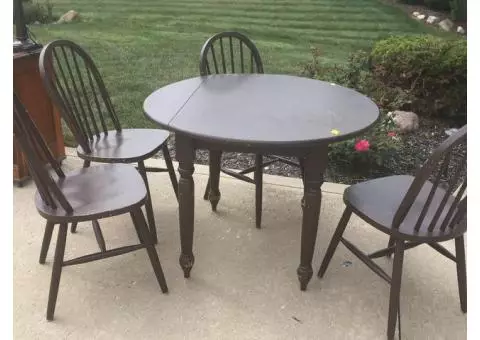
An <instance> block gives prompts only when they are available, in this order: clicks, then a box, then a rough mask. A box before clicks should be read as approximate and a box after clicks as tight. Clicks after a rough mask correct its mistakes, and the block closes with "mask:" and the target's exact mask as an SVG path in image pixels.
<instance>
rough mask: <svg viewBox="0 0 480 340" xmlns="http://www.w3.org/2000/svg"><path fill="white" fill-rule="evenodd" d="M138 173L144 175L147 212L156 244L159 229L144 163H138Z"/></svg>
mask: <svg viewBox="0 0 480 340" xmlns="http://www.w3.org/2000/svg"><path fill="white" fill-rule="evenodd" d="M138 172H140V175H142V177H143V181H144V182H145V187H146V188H147V201H146V203H145V210H146V211H147V219H148V226H149V228H150V233H151V234H152V236H153V240H154V242H155V243H157V242H158V238H157V228H156V227H155V217H154V215H153V207H152V197H151V196H150V187H149V185H148V178H147V171H146V169H145V163H144V162H143V161H140V162H138Z"/></svg>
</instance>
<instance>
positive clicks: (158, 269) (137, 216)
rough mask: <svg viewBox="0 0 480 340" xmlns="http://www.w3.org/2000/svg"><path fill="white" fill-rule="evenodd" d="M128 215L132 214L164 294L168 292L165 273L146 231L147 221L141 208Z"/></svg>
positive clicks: (149, 235)
mask: <svg viewBox="0 0 480 340" xmlns="http://www.w3.org/2000/svg"><path fill="white" fill-rule="evenodd" d="M130 215H131V216H132V220H133V224H134V226H135V229H136V231H137V234H138V238H139V239H140V242H141V243H142V244H144V245H145V248H146V250H147V254H148V257H149V258H150V262H151V263H152V267H153V271H154V272H155V276H156V277H157V281H158V284H159V285H160V288H161V289H162V292H163V293H164V294H165V293H168V287H167V282H166V280H165V275H164V274H163V270H162V265H161V264H160V260H159V259H158V254H157V251H156V250H155V246H154V243H153V239H152V235H151V234H150V233H149V232H148V227H147V223H146V221H145V217H144V216H143V213H142V210H141V209H140V208H139V209H138V210H135V211H134V212H132V213H131V214H130Z"/></svg>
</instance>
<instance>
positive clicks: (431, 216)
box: [318, 125, 467, 339]
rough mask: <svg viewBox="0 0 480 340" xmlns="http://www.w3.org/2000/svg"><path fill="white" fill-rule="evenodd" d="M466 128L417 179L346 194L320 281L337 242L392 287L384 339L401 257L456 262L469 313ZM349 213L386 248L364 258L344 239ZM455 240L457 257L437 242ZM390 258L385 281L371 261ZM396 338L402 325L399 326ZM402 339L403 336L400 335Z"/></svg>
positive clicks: (392, 318)
mask: <svg viewBox="0 0 480 340" xmlns="http://www.w3.org/2000/svg"><path fill="white" fill-rule="evenodd" d="M466 149H467V126H466V125H465V126H463V127H462V128H460V129H459V130H458V131H457V132H456V133H455V134H453V135H452V136H450V137H449V138H447V139H446V140H445V141H444V142H443V143H441V144H440V146H439V147H438V148H437V149H436V150H434V151H433V153H432V154H431V156H430V157H429V158H428V160H427V161H426V162H425V163H424V165H423V167H422V168H421V169H419V170H418V172H417V174H416V176H415V177H412V176H390V177H384V178H379V179H373V180H369V181H366V182H363V183H359V184H355V185H352V186H350V187H349V188H347V189H346V190H345V193H344V196H343V197H344V202H345V205H346V208H345V211H344V213H343V215H342V218H341V219H340V222H339V224H338V226H337V229H336V230H335V233H334V235H333V237H332V240H331V241H330V244H329V246H328V248H327V251H326V253H325V256H324V259H323V261H322V264H321V267H320V270H319V272H318V276H319V277H323V276H324V275H325V272H326V270H327V268H328V265H329V264H330V261H331V259H332V256H333V254H334V253H335V250H336V248H337V246H338V244H339V243H340V242H341V243H343V244H344V245H345V246H346V247H347V248H348V249H349V250H350V251H351V252H352V253H353V254H354V255H355V256H357V257H358V258H359V259H360V260H361V261H362V262H364V263H365V264H366V265H367V266H368V267H369V268H370V269H372V270H373V271H374V272H375V273H376V274H377V275H379V276H380V277H381V278H382V279H384V280H385V281H386V282H387V283H389V284H390V285H391V288H390V305H389V314H388V327H387V336H388V339H393V338H394V336H395V329H396V321H397V318H398V319H399V320H400V287H401V279H402V267H403V257H404V251H405V250H407V249H410V248H414V247H417V246H419V245H423V244H425V245H428V246H430V247H431V248H433V249H435V250H436V251H437V252H439V253H440V254H442V255H444V256H445V257H447V258H449V259H450V260H452V261H454V262H455V263H456V266H457V279H458V288H459V297H460V307H461V310H462V311H463V312H464V313H466V312H467V274H466V262H465V245H464V234H465V232H466V231H467V219H466V217H467V193H466V191H467V177H466V167H467V152H466ZM352 213H355V214H356V215H357V216H359V217H360V218H362V219H363V220H364V221H366V222H367V223H369V224H370V225H372V226H373V227H375V228H377V229H378V230H380V231H382V232H384V233H386V234H387V235H389V236H390V241H389V243H388V247H387V248H385V249H381V250H378V251H375V252H373V253H371V254H368V255H367V254H365V253H364V252H362V251H361V250H360V249H358V248H357V247H356V246H355V245H353V244H352V243H351V242H350V241H349V240H347V239H346V238H345V237H343V233H344V231H345V229H346V227H347V224H348V221H349V220H350V217H351V215H352ZM448 240H455V255H454V254H452V253H451V252H450V251H448V250H447V249H446V248H445V247H444V246H442V245H440V244H439V242H443V241H448ZM392 254H394V262H393V272H392V275H391V276H389V275H388V274H387V273H386V272H385V271H384V270H383V269H382V268H381V267H380V266H379V265H377V264H376V263H375V262H374V261H373V259H375V258H379V257H383V256H390V255H392ZM399 332H400V322H399ZM400 334H401V333H400Z"/></svg>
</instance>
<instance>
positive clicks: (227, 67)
mask: <svg viewBox="0 0 480 340" xmlns="http://www.w3.org/2000/svg"><path fill="white" fill-rule="evenodd" d="M199 69H200V75H201V76H208V75H212V74H239V73H240V74H243V73H264V69H263V62H262V58H261V57H260V52H259V51H258V49H257V47H256V46H255V44H254V43H253V42H252V41H251V40H250V39H249V38H248V37H247V36H246V35H244V34H242V33H239V32H220V33H217V34H215V35H213V36H212V37H210V38H209V39H208V40H207V41H206V42H205V43H204V45H203V47H202V49H201V52H200V64H199ZM266 156H267V157H268V158H270V160H268V161H266V162H264V161H263V155H260V154H258V155H256V156H255V165H254V166H252V167H249V168H247V169H242V170H241V171H239V172H236V171H232V170H229V169H226V168H222V167H221V165H220V163H221V152H220V151H216V150H210V175H211V176H213V179H214V180H215V183H218V176H219V172H220V171H222V172H223V173H225V174H227V175H230V176H232V177H234V178H237V179H239V180H242V181H244V182H247V183H252V184H255V221H256V227H257V228H260V226H261V220H262V189H263V188H262V186H263V182H262V177H263V168H265V167H267V166H269V165H271V164H273V163H275V162H282V163H286V164H288V165H292V166H296V167H300V164H299V163H296V162H293V161H291V160H289V159H286V158H284V157H279V156H273V155H266ZM252 172H253V174H254V176H253V179H252V178H250V177H248V176H247V174H249V173H252ZM210 184H211V179H210V178H209V180H208V183H207V187H206V189H205V194H204V199H205V200H207V199H208V200H210V203H211V205H212V209H213V210H216V207H217V204H218V202H219V200H220V191H219V189H218V188H217V185H215V186H214V188H212V186H211V185H210Z"/></svg>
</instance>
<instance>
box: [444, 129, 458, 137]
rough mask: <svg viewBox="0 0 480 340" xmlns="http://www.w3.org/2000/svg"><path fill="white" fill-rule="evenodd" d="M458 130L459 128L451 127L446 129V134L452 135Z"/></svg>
mask: <svg viewBox="0 0 480 340" xmlns="http://www.w3.org/2000/svg"><path fill="white" fill-rule="evenodd" d="M457 131H458V129H455V128H451V129H447V130H445V134H446V135H447V136H451V135H453V134H454V133H455V132H457Z"/></svg>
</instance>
